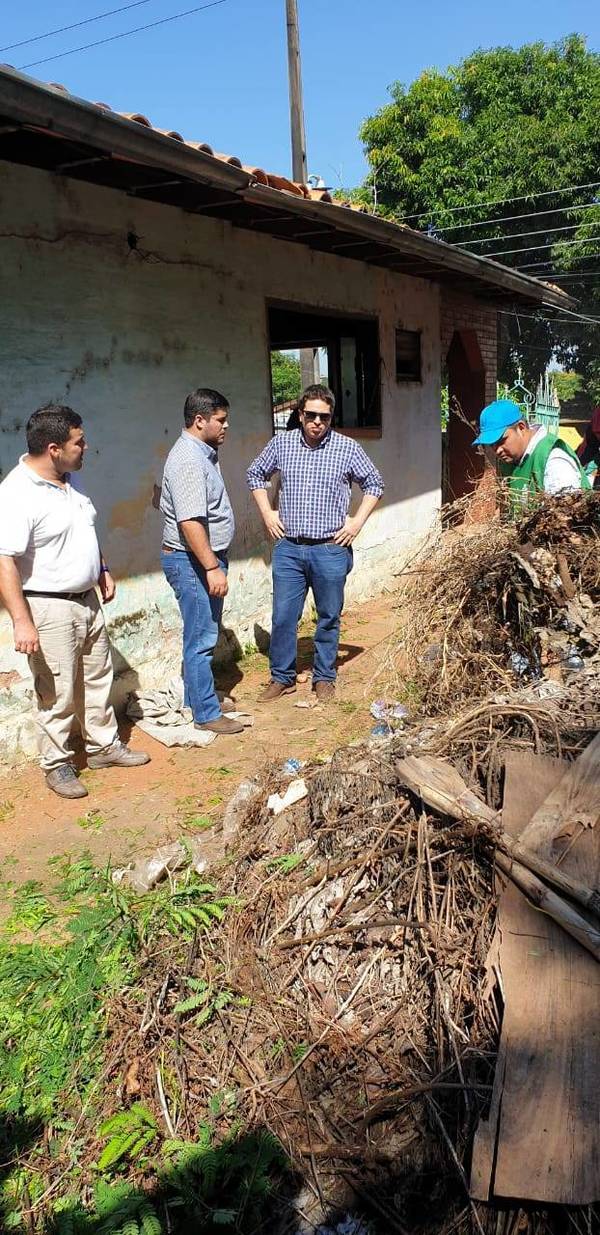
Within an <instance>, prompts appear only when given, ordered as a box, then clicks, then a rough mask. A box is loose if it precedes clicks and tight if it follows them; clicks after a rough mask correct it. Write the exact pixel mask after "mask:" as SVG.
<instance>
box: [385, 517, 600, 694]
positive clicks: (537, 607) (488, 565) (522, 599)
mask: <svg viewBox="0 0 600 1235" xmlns="http://www.w3.org/2000/svg"><path fill="white" fill-rule="evenodd" d="M406 578H407V580H408V582H407V583H406V585H405V587H404V589H403V591H402V593H401V598H400V600H401V609H400V622H399V629H398V631H397V632H396V634H395V636H394V647H393V649H392V651H391V653H390V660H391V665H392V668H391V670H390V672H389V675H388V676H389V677H390V679H391V680H393V681H394V682H395V684H396V685H397V686H398V688H400V687H401V686H402V683H405V682H406V680H407V678H408V679H409V680H410V682H411V685H412V688H413V693H415V694H416V695H417V697H418V700H419V703H420V706H421V709H422V711H423V712H425V713H427V714H428V715H432V714H434V713H444V712H446V713H449V712H453V711H455V710H456V709H457V708H458V707H460V706H461V705H464V704H465V703H466V702H467V701H469V700H474V699H477V698H482V697H485V696H486V695H488V694H490V693H491V692H492V691H494V690H496V689H505V690H506V689H509V688H510V687H511V686H514V685H515V683H518V682H521V683H525V684H526V683H530V682H534V681H537V680H540V679H546V680H551V681H555V682H558V683H561V682H563V681H565V680H566V679H567V678H568V677H569V675H570V674H572V673H577V672H579V671H581V670H582V669H583V667H584V665H586V664H588V663H589V662H590V661H594V662H596V663H597V661H598V657H599V650H600V615H599V613H598V609H597V604H598V601H599V600H600V493H597V492H595V493H571V494H565V495H564V496H562V497H558V498H556V497H552V498H548V497H543V496H542V497H540V499H539V501H538V502H537V504H536V507H535V510H533V512H529V513H528V514H527V515H526V516H524V517H523V518H522V519H521V520H520V521H519V522H517V523H511V522H508V523H501V522H497V523H491V524H488V525H486V526H485V528H481V527H474V528H471V529H469V527H468V526H463V527H462V528H461V529H460V531H459V532H456V531H449V532H447V533H446V534H445V535H444V537H443V539H442V541H441V542H439V541H438V543H437V545H436V547H435V548H434V549H433V551H432V552H431V553H429V554H427V555H425V556H423V557H421V558H420V559H419V561H418V563H417V566H416V569H415V570H414V571H410V572H408V573H407V575H406Z"/></svg>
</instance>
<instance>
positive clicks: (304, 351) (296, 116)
mask: <svg viewBox="0 0 600 1235" xmlns="http://www.w3.org/2000/svg"><path fill="white" fill-rule="evenodd" d="M285 10H286V18H287V47H288V77H289V86H290V126H291V132H292V179H293V180H295V181H297V183H298V184H306V183H307V181H308V167H307V162H306V133H305V131H304V108H303V106H302V67H301V62H300V31H299V29H298V4H297V0H285ZM315 357H316V352H315V351H314V350H313V348H312V347H301V348H300V375H301V377H302V385H303V386H311V385H312V383H313V382H314V380H315Z"/></svg>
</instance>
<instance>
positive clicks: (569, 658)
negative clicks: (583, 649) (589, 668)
mask: <svg viewBox="0 0 600 1235" xmlns="http://www.w3.org/2000/svg"><path fill="white" fill-rule="evenodd" d="M563 664H564V667H565V669H569V670H570V671H571V673H580V672H581V670H582V669H583V668H584V662H583V656H580V655H579V652H578V651H577V648H576V647H568V648H567V655H566V656H565V659H564V661H563Z"/></svg>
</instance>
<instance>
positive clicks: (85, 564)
mask: <svg viewBox="0 0 600 1235" xmlns="http://www.w3.org/2000/svg"><path fill="white" fill-rule="evenodd" d="M25 458H26V456H25V455H23V456H22V457H21V459H20V460H19V462H18V464H17V466H16V467H15V468H13V470H12V472H9V474H8V476H7V477H6V479H5V480H3V481H2V484H0V554H3V555H4V556H6V557H14V559H15V562H16V564H17V567H18V570H19V574H20V576H21V583H22V585H23V588H24V589H30V590H31V591H34V592H85V591H87V590H88V588H91V587H94V586H95V584H96V583H97V582H98V577H99V574H100V547H99V545H98V538H97V536H96V528H95V523H96V511H95V509H94V507H93V505H92V503H91V502H90V499H89V498H88V497H86V496H85V494H84V493H79V492H77V490H76V489H74V488H73V487H72V485H70V484H68V483H67V484H66V485H65V486H64V488H63V486H62V485H57V484H53V483H52V482H51V481H49V480H43V479H42V477H41V476H38V475H37V473H36V472H34V471H33V468H31V467H29V465H28V464H27V463H25Z"/></svg>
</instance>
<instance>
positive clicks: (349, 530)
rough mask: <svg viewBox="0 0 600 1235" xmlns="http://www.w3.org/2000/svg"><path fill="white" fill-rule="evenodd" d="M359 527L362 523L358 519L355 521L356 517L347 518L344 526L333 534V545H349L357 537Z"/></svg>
mask: <svg viewBox="0 0 600 1235" xmlns="http://www.w3.org/2000/svg"><path fill="white" fill-rule="evenodd" d="M361 527H362V523H361V521H360V519H357V517H356V515H354V516H353V517H350V516H348V518H347V519H346V522H345V523H344V526H343V527H341V528H340V530H339V532H336V533H335V536H334V537H333V540H334V543H335V544H336V545H351V544H352V541H353V540H354V539H355V537H356V536H358V533H359V532H360V529H361Z"/></svg>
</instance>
